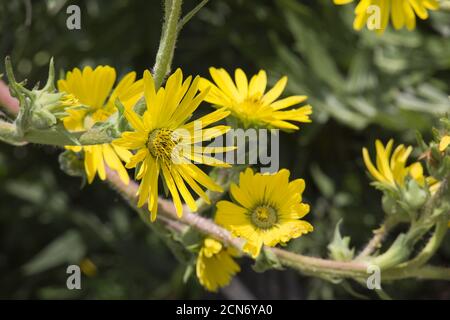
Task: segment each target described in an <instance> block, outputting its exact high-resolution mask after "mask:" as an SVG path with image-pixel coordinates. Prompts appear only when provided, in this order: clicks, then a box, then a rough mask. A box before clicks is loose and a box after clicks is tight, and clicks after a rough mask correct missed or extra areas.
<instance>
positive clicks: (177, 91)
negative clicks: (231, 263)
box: [113, 69, 234, 220]
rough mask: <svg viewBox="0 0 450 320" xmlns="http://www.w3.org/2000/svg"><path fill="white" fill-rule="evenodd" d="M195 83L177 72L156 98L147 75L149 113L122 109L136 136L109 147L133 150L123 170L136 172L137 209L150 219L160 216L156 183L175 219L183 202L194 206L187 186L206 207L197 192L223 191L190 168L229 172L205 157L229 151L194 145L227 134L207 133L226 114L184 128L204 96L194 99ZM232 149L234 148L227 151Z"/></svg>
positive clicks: (217, 130) (202, 194) (217, 129)
mask: <svg viewBox="0 0 450 320" xmlns="http://www.w3.org/2000/svg"><path fill="white" fill-rule="evenodd" d="M199 80H200V79H199V77H196V78H195V79H194V80H192V77H191V76H189V77H188V78H186V80H184V81H183V74H182V72H181V70H180V69H178V70H177V71H176V72H175V73H174V74H173V75H171V76H170V77H169V79H168V80H167V83H166V85H165V87H162V88H160V89H159V90H158V91H157V92H156V90H155V84H154V81H153V77H152V75H151V73H150V72H149V71H148V70H147V71H145V72H144V96H145V102H146V105H147V109H146V111H145V112H144V114H143V116H140V115H138V114H136V113H135V112H134V111H133V110H132V109H130V108H126V110H125V117H126V118H127V120H128V121H129V123H130V124H131V126H132V127H133V129H134V131H129V132H124V133H123V134H122V136H121V138H119V139H117V140H115V141H113V145H114V146H116V147H121V148H126V149H128V150H136V153H135V154H134V155H133V156H132V157H131V159H130V161H129V162H128V163H127V165H126V167H127V168H135V167H136V170H137V175H136V179H138V180H141V183H140V186H139V190H138V194H139V200H138V206H139V207H141V206H143V205H144V204H145V203H146V202H147V205H148V209H149V211H150V212H151V219H152V220H155V219H156V214H157V210H158V177H159V175H160V174H162V177H163V182H164V183H165V185H166V186H167V188H168V190H169V191H170V193H171V195H172V199H173V202H174V204H175V208H176V211H177V214H178V215H179V216H181V215H182V213H183V208H182V202H181V198H180V195H181V197H182V198H183V199H184V201H185V202H186V204H187V205H188V206H189V208H190V209H191V210H192V211H196V210H197V205H196V203H195V200H194V198H193V197H192V195H191V192H190V191H189V190H188V188H187V186H186V184H187V185H188V186H189V187H190V188H191V189H192V190H193V191H194V192H195V193H196V194H197V195H199V196H200V197H201V198H203V199H204V200H205V201H206V202H209V198H208V196H207V195H206V193H205V192H204V190H203V189H202V187H200V186H199V184H200V185H202V186H203V187H205V188H207V189H209V190H211V191H216V192H221V191H222V188H221V187H220V186H219V185H217V184H216V183H214V181H213V180H212V179H211V178H210V177H209V176H208V175H207V174H205V173H204V172H203V171H201V170H200V169H199V168H198V167H197V166H196V165H195V164H194V163H193V162H194V161H195V162H197V163H201V164H207V165H210V166H228V164H226V163H224V162H222V161H219V160H218V159H215V158H213V157H210V156H209V155H208V154H211V153H217V152H226V151H229V150H230V148H227V147H217V148H212V147H201V146H196V145H195V144H196V143H200V142H202V141H207V140H210V139H213V138H215V137H218V136H220V135H223V134H224V133H226V132H227V131H228V130H229V129H230V128H229V127H227V126H223V125H219V126H214V127H211V128H207V129H206V128H205V127H207V126H208V125H210V124H212V123H214V122H217V121H219V120H221V119H223V118H225V117H226V116H228V115H229V112H228V111H225V110H217V111H215V112H212V113H210V114H207V115H205V116H203V117H201V118H200V119H198V120H195V121H191V122H189V123H186V122H187V121H188V119H189V118H190V117H191V115H192V113H193V112H194V111H195V110H196V109H197V108H198V106H199V105H200V103H201V102H202V101H203V99H204V97H205V95H206V94H208V91H204V92H202V93H200V94H198V95H197V92H198V82H199ZM231 149H234V148H231Z"/></svg>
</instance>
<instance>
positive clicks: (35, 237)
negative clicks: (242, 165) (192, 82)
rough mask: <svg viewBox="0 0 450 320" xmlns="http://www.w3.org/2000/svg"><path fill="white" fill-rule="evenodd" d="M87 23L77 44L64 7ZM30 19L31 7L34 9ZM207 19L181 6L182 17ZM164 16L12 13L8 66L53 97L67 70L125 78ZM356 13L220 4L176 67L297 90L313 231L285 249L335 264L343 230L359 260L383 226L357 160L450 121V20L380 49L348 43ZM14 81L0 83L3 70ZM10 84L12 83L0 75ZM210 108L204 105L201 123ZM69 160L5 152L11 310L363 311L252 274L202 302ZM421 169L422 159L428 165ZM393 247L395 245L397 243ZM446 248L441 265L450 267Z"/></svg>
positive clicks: (290, 1)
mask: <svg viewBox="0 0 450 320" xmlns="http://www.w3.org/2000/svg"><path fill="white" fill-rule="evenodd" d="M69 4H78V5H80V7H81V12H82V13H81V14H82V16H81V18H82V29H81V30H79V31H76V30H74V31H69V30H68V29H67V28H66V24H65V23H66V18H67V14H66V12H65V11H66V7H67V6H68V5H69ZM30 5H31V6H30ZM194 5H195V1H192V0H191V1H185V5H184V11H185V12H187V10H188V9H190V8H192V7H193V6H194ZM161 20H162V11H161V3H160V1H143V0H142V1H131V0H114V1H100V0H90V1H86V2H83V1H70V2H69V1H64V0H48V1H7V0H1V2H0V34H1V37H0V57H1V58H2V59H3V57H4V56H6V55H11V57H12V61H13V64H14V66H15V69H16V73H17V74H16V76H17V78H18V79H24V78H27V79H28V83H29V85H30V86H31V85H33V84H34V83H36V82H37V81H41V82H43V81H45V78H46V72H47V64H48V60H49V58H50V57H51V56H53V57H55V61H56V66H57V68H58V69H59V70H61V71H62V70H69V69H71V68H73V67H77V66H78V67H79V66H83V65H97V64H110V65H112V66H114V67H116V68H117V69H118V72H119V74H121V75H123V74H124V73H125V72H128V71H130V70H136V71H138V73H139V74H141V73H142V71H143V70H144V69H146V68H150V67H152V65H153V63H154V56H155V54H156V50H157V45H158V41H159V37H160V28H161ZM352 20H353V16H352V6H345V7H337V6H334V5H333V4H332V1H331V0H320V1H319V0H311V1H295V0H279V1H255V0H254V1H250V0H246V1H242V0H241V1H239V0H228V1H225V0H212V1H210V3H209V4H208V5H207V7H206V8H204V9H203V10H202V11H201V12H200V13H199V14H198V15H197V16H196V17H195V18H194V19H193V20H192V21H191V22H190V23H189V24H188V25H187V26H186V27H185V28H184V29H183V31H182V32H181V35H180V40H179V41H178V44H177V51H176V53H175V61H174V68H175V67H182V68H183V71H184V73H185V74H200V75H204V76H207V70H208V67H209V66H216V67H225V68H227V69H228V70H229V71H233V70H234V68H236V67H242V68H243V69H244V70H245V71H246V73H247V74H251V73H254V72H256V71H257V70H258V69H259V68H264V69H266V70H267V71H268V74H269V80H270V82H271V83H272V84H273V83H274V81H276V80H277V78H279V77H280V76H281V75H284V74H286V75H288V76H289V83H288V93H289V94H307V95H308V96H309V97H310V99H309V102H310V103H311V104H312V105H313V107H314V117H313V120H314V121H313V123H312V124H308V125H304V126H303V127H302V128H301V130H300V131H299V132H297V133H293V134H285V133H282V134H281V141H282V144H281V148H280V152H281V165H282V167H286V168H289V169H290V170H291V172H292V175H293V176H294V177H302V178H304V179H305V180H306V182H307V188H306V192H305V198H304V199H305V201H306V202H307V203H309V204H311V207H312V211H311V213H310V214H309V215H308V219H309V221H311V222H312V224H313V225H314V227H315V231H314V232H313V233H312V234H310V235H307V236H304V237H302V238H300V239H297V240H295V241H292V242H291V243H290V244H289V247H290V248H289V249H290V250H293V251H296V252H300V253H304V254H311V255H320V256H323V257H325V256H326V255H327V249H326V246H327V244H328V242H329V241H330V240H331V239H332V236H333V230H334V227H335V225H336V223H337V222H338V221H339V220H340V219H343V223H342V233H343V234H345V235H349V236H351V237H352V242H351V243H352V246H356V247H357V248H360V247H361V246H362V245H364V243H365V241H367V240H368V238H369V236H370V235H371V230H372V229H373V228H376V227H377V225H378V223H380V222H381V219H382V216H383V215H382V211H381V206H380V193H379V192H377V191H376V190H374V189H373V188H371V187H370V186H369V179H368V178H367V176H366V173H365V169H364V166H363V163H362V160H361V148H362V147H363V146H370V147H371V148H372V144H373V142H374V139H375V138H381V139H383V140H384V141H386V140H387V139H388V138H390V137H394V138H395V139H396V141H397V142H403V143H409V144H412V143H414V136H415V130H420V131H421V132H422V133H423V134H424V136H425V137H429V136H430V128H431V127H432V126H433V125H434V124H436V119H437V117H436V116H435V114H436V113H443V112H445V111H448V110H449V104H448V98H447V94H448V92H450V90H449V83H450V81H449V80H450V71H449V70H450V40H449V37H450V14H449V13H442V12H437V13H432V14H431V19H429V20H427V21H425V22H420V23H418V28H417V29H416V31H414V32H407V31H397V32H393V31H392V30H388V31H387V32H386V33H385V34H384V35H383V36H382V37H378V36H376V35H374V34H373V33H370V32H367V31H365V32H360V33H357V32H355V31H353V30H352V28H351V24H352ZM2 70H3V69H2ZM0 71H1V70H0ZM201 108H204V110H205V109H207V108H209V107H208V106H207V105H206V104H204V106H203V107H201ZM60 152H61V150H58V149H56V148H51V147H44V146H37V145H32V146H27V147H21V148H19V147H12V146H7V145H5V144H1V145H0V298H44V299H45V298H100V299H101V298H122V299H130V298H200V297H207V298H224V297H225V298H229V297H249V295H250V296H254V297H256V298H275V299H299V298H300V299H314V298H327V299H329V298H351V297H353V296H352V295H351V294H350V293H349V292H348V290H346V289H345V288H344V287H347V288H348V287H351V288H353V289H354V290H356V291H358V292H360V293H363V294H365V295H367V296H368V297H372V298H374V297H375V296H374V294H373V293H372V292H369V291H367V289H364V288H362V287H358V286H357V285H355V284H354V283H351V282H350V283H346V285H345V286H342V285H333V284H330V283H326V282H324V281H322V280H317V279H314V278H308V277H305V276H301V275H298V274H296V273H295V272H293V271H269V272H266V273H264V274H258V273H255V272H254V271H253V270H252V269H251V261H250V260H247V259H244V260H243V261H241V262H242V266H243V271H242V272H241V273H240V274H239V276H238V280H239V281H238V282H235V283H234V285H233V286H232V287H230V288H228V289H226V290H224V291H221V292H220V293H219V294H209V293H206V292H205V291H204V290H203V289H202V288H201V287H200V286H199V285H198V284H197V282H196V279H195V277H191V278H190V279H189V280H188V282H187V283H186V284H185V283H183V274H184V273H185V266H184V265H183V264H180V263H179V262H178V261H177V260H176V259H175V258H174V256H173V254H172V253H171V251H170V250H169V249H168V248H167V246H166V244H165V243H164V242H163V241H161V240H160V238H159V237H158V236H157V235H156V234H155V232H150V231H149V229H148V228H147V227H146V226H145V225H144V224H143V223H142V222H141V220H140V219H139V218H138V216H137V215H136V213H135V212H134V211H132V210H131V209H129V208H128V207H127V205H126V204H125V203H124V202H123V201H122V200H121V199H120V197H119V196H118V195H117V194H116V193H115V192H114V191H112V190H110V189H109V188H108V187H107V186H106V185H105V184H104V183H101V182H100V181H98V180H97V181H96V182H95V183H94V184H93V185H90V186H84V187H81V181H80V180H79V179H78V178H72V177H69V176H66V175H65V174H64V173H62V172H61V171H60V170H59V164H58V159H57V158H58V154H59V153H60ZM417 156H418V155H417V154H414V157H417ZM389 241H392V239H388V243H389ZM86 257H88V258H90V259H91V260H92V261H94V263H95V264H96V265H97V267H98V273H97V275H95V276H93V277H86V276H84V277H83V279H82V287H83V290H73V291H69V290H67V289H66V287H65V283H66V276H67V275H66V273H65V271H66V267H67V265H68V264H72V263H79V262H80V261H81V260H82V259H83V258H86ZM449 257H450V238H449V237H448V236H447V238H446V239H445V240H444V246H443V247H442V248H441V249H440V250H439V252H438V253H437V254H436V256H435V257H434V258H433V260H432V262H433V263H436V264H445V263H448V261H449ZM384 287H385V289H386V291H387V292H388V293H390V294H391V295H392V296H393V297H396V298H440V299H449V298H450V290H449V286H448V284H446V283H444V282H432V281H430V282H422V281H413V280H405V281H401V282H397V283H395V285H392V284H386V285H385V286H384Z"/></svg>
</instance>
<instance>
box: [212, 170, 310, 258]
mask: <svg viewBox="0 0 450 320" xmlns="http://www.w3.org/2000/svg"><path fill="white" fill-rule="evenodd" d="M289 175H290V173H289V170H286V169H282V170H280V171H278V172H277V173H275V174H260V173H256V174H255V173H253V171H252V170H251V169H249V168H247V169H246V170H245V172H241V173H240V177H239V185H236V184H232V185H231V188H230V194H231V197H232V199H233V202H230V201H219V202H218V203H217V213H216V221H217V223H218V224H220V225H222V226H223V227H224V228H226V229H228V230H230V231H231V233H232V234H233V235H234V236H235V237H242V238H243V239H245V240H246V243H245V245H244V248H243V249H244V251H245V252H247V253H249V254H251V255H252V257H254V258H256V257H257V256H258V255H259V253H260V250H261V247H262V245H263V244H265V245H268V246H272V247H273V246H275V245H277V244H278V243H281V244H284V243H286V242H288V241H289V240H291V239H294V238H297V237H299V236H301V235H303V234H305V233H308V232H311V231H313V226H312V225H311V224H310V223H309V222H306V221H303V220H300V219H301V218H303V217H304V216H305V215H306V214H307V213H308V212H309V206H308V205H307V204H305V203H302V193H303V190H304V189H305V181H304V180H303V179H296V180H294V181H291V182H289Z"/></svg>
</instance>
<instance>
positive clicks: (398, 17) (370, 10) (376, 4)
mask: <svg viewBox="0 0 450 320" xmlns="http://www.w3.org/2000/svg"><path fill="white" fill-rule="evenodd" d="M350 2H353V0H334V3H335V4H337V5H342V4H347V3H350ZM375 8H378V9H379V31H380V32H383V31H384V30H385V29H386V27H387V25H388V24H389V20H391V22H392V25H393V26H394V28H395V29H397V30H398V29H401V28H403V27H405V26H406V28H408V29H409V30H413V29H414V28H415V27H416V16H418V17H419V18H420V19H422V20H425V19H427V18H428V11H427V10H437V9H438V8H439V2H438V1H437V0H360V1H359V3H358V5H357V6H356V9H355V15H356V17H355V20H354V22H353V28H354V29H355V30H361V29H362V28H363V27H364V26H365V25H366V23H367V22H368V21H369V22H370V20H371V19H375V18H376V11H375V10H374V9H375ZM370 23H371V22H370ZM374 24H375V26H376V24H377V22H376V21H374Z"/></svg>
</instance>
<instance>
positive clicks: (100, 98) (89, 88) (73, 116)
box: [58, 66, 143, 184]
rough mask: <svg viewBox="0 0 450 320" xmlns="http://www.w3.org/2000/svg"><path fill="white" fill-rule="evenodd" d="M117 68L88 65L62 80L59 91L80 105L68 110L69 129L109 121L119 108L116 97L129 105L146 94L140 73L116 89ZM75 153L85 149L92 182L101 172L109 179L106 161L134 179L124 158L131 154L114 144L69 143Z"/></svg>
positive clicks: (125, 177) (123, 176)
mask: <svg viewBox="0 0 450 320" xmlns="http://www.w3.org/2000/svg"><path fill="white" fill-rule="evenodd" d="M115 81H116V71H115V69H114V68H111V67H109V66H98V67H96V68H95V69H94V70H93V69H92V68H91V67H85V68H84V69H83V70H82V71H81V70H80V69H78V68H75V69H73V70H72V71H69V72H67V75H66V78H65V79H61V80H58V90H59V91H61V92H65V93H66V94H67V96H66V98H65V101H64V102H65V103H67V104H70V105H77V104H80V106H78V107H73V108H68V109H66V113H68V116H66V117H64V118H63V119H62V120H63V123H64V126H65V127H66V129H67V130H69V131H84V130H89V129H90V128H92V126H93V125H94V124H96V123H98V122H103V121H106V120H108V118H109V117H110V116H111V115H112V114H114V113H115V112H116V111H117V110H116V108H115V104H114V102H115V100H116V99H117V98H118V99H119V100H120V101H121V102H122V104H124V105H125V106H133V105H134V104H136V102H137V101H138V100H139V99H140V98H141V97H142V95H143V84H142V80H139V81H136V73H135V72H130V73H128V74H127V75H126V76H125V77H123V78H122V80H121V81H120V82H119V83H118V84H117V86H116V87H115V88H114V89H113V86H114V83H115ZM66 148H67V149H70V150H72V151H75V152H80V151H84V167H85V171H86V175H87V178H88V182H89V183H92V181H93V180H94V178H95V176H96V175H97V174H98V176H99V177H100V179H101V180H105V178H106V171H105V163H106V164H107V165H108V166H109V167H110V168H111V169H113V170H115V171H117V173H118V174H119V176H120V178H121V180H122V181H123V182H124V183H126V184H128V182H129V180H130V178H129V176H128V173H127V170H126V169H125V167H124V165H123V164H122V161H125V162H126V161H128V160H129V159H130V157H131V153H130V152H129V151H127V150H126V149H124V148H122V147H118V146H114V145H112V144H107V143H106V144H100V145H92V146H83V147H79V146H67V147H66Z"/></svg>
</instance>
